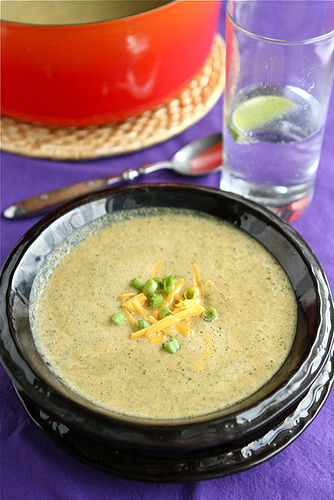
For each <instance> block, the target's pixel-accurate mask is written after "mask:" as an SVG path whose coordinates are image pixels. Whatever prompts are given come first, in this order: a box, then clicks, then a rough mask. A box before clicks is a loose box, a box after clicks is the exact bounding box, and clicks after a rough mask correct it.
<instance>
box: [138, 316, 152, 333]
mask: <svg viewBox="0 0 334 500" xmlns="http://www.w3.org/2000/svg"><path fill="white" fill-rule="evenodd" d="M136 325H137V328H138V330H142V329H143V328H147V327H148V326H151V323H150V322H149V321H147V320H146V319H139V320H138V321H137V323H136Z"/></svg>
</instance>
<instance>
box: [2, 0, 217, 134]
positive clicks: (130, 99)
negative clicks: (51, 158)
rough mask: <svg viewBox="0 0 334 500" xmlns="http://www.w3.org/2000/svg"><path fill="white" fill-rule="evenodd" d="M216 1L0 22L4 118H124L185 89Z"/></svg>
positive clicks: (66, 121) (63, 122) (177, 0)
mask: <svg viewBox="0 0 334 500" xmlns="http://www.w3.org/2000/svg"><path fill="white" fill-rule="evenodd" d="M220 7H221V2H220V0H213V1H211V0H205V1H204V0H200V1H193V0H172V1H171V2H169V3H167V4H165V5H163V6H160V7H158V8H155V9H152V10H149V11H145V12H142V13H139V14H136V15H131V16H128V17H124V18H121V19H114V20H109V21H103V22H93V23H86V24H76V25H57V26H56V25H34V24H22V23H18V22H8V21H3V22H2V23H1V64H2V90H1V112H2V114H3V115H6V116H10V117H12V118H15V119H18V120H23V121H27V122H35V123H41V124H43V125H58V126H69V125H76V126H86V125H94V124H102V123H108V122H112V121H116V120H123V119H126V118H128V117H130V116H135V115H138V114H140V113H142V112H144V111H146V110H150V109H152V108H154V107H155V106H156V105H158V104H160V103H163V102H165V101H166V100H168V99H170V98H171V97H173V96H176V95H178V93H179V92H180V91H182V90H183V89H184V88H186V86H187V84H188V83H189V82H190V81H191V79H192V78H193V77H194V76H195V75H196V73H197V72H198V71H199V70H200V69H201V67H202V66H203V64H204V63H205V61H206V59H207V57H208V55H209V53H210V48H211V46H212V43H213V38H214V35H215V33H216V31H217V24H218V19H219V13H220Z"/></svg>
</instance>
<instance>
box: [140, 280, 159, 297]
mask: <svg viewBox="0 0 334 500" xmlns="http://www.w3.org/2000/svg"><path fill="white" fill-rule="evenodd" d="M157 288H158V283H157V282H156V281H154V280H153V279H149V280H147V281H146V282H145V284H144V287H143V290H144V292H146V293H147V294H148V295H152V294H153V293H154V292H155V291H156V289H157Z"/></svg>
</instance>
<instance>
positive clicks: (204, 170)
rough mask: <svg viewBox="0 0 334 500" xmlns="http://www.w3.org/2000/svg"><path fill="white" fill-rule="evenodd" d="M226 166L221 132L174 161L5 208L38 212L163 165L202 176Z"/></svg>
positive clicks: (18, 213) (10, 214) (10, 215)
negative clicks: (223, 162) (223, 157)
mask: <svg viewBox="0 0 334 500" xmlns="http://www.w3.org/2000/svg"><path fill="white" fill-rule="evenodd" d="M222 168H223V167H222V136H221V134H220V133H218V134H213V135H209V136H206V137H202V138H201V139H197V140H196V141H193V142H191V143H190V144H187V145H186V146H184V147H183V148H182V149H180V150H179V151H178V152H177V153H175V155H174V156H173V157H172V159H171V160H170V161H161V162H157V163H149V164H146V165H143V166H141V167H140V168H138V169H137V170H133V169H126V170H124V171H123V172H122V173H121V174H119V175H114V176H111V177H103V178H101V179H94V180H90V181H85V182H79V183H78V184H73V185H72V186H67V187H62V188H59V189H54V190H52V191H48V192H45V193H42V194H39V195H36V196H32V197H31V198H27V199H25V200H22V201H19V202H17V203H15V204H14V205H11V206H10V207H8V208H6V209H5V210H4V212H3V214H4V216H5V217H6V218H7V219H15V218H17V217H23V216H30V215H36V214H38V213H41V212H45V211H47V210H48V209H51V208H52V207H55V206H57V205H59V204H60V203H63V202H65V201H68V200H71V199H72V198H75V197H77V196H81V195H84V194H88V193H91V192H92V191H96V190H98V189H102V188H103V187H105V186H111V185H113V184H117V183H119V182H128V181H132V180H134V179H136V178H137V177H139V176H140V175H146V174H151V173H152V172H156V171H157V170H161V169H170V170H174V171H175V172H177V173H178V174H181V175H188V176H199V175H204V174H208V173H211V172H218V171H219V170H221V169H222Z"/></svg>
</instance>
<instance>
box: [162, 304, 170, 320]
mask: <svg viewBox="0 0 334 500" xmlns="http://www.w3.org/2000/svg"><path fill="white" fill-rule="evenodd" d="M171 314H172V311H171V310H170V309H169V307H167V306H165V307H163V308H162V309H161V310H160V318H161V319H162V318H165V317H166V316H170V315H171Z"/></svg>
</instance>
